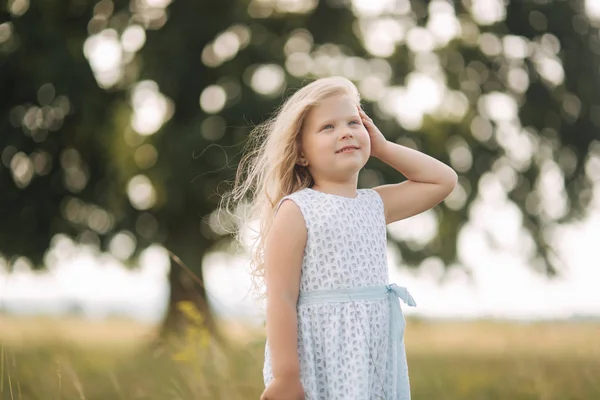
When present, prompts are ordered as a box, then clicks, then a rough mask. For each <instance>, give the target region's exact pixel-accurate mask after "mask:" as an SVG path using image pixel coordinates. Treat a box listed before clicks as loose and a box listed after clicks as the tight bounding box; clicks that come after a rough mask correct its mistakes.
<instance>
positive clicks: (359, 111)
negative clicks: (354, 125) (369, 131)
mask: <svg viewBox="0 0 600 400" xmlns="http://www.w3.org/2000/svg"><path fill="white" fill-rule="evenodd" d="M358 114H359V115H360V117H361V119H362V120H363V121H367V122H370V123H371V124H372V123H373V120H372V119H371V117H369V116H368V115H367V113H366V112H365V111H364V110H363V109H362V107H361V106H358Z"/></svg>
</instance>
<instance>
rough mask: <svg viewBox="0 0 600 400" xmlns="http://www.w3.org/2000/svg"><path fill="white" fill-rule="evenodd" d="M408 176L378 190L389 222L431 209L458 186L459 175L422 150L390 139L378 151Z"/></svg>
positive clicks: (384, 158) (381, 156) (384, 159)
mask: <svg viewBox="0 0 600 400" xmlns="http://www.w3.org/2000/svg"><path fill="white" fill-rule="evenodd" d="M377 158H379V159H380V160H381V161H383V162H385V163H386V164H388V165H390V166H391V167H393V168H394V169H396V170H397V171H399V172H400V173H402V175H404V176H405V177H406V178H407V179H408V180H407V181H404V182H402V183H396V184H391V185H383V186H379V187H376V188H375V190H376V191H377V192H378V193H379V195H380V196H381V198H382V199H383V204H384V208H385V219H386V222H387V223H388V224H389V223H392V222H395V221H399V220H401V219H404V218H408V217H412V216H413V215H416V214H419V213H422V212H423V211H425V210H428V209H430V208H432V207H434V206H436V205H437V204H438V203H440V202H441V201H442V200H444V199H445V198H446V197H447V196H448V195H449V194H450V192H452V190H453V189H454V187H455V186H456V180H457V175H456V172H454V170H452V169H451V168H450V167H448V166H447V165H446V164H444V163H442V162H440V161H438V160H436V159H435V158H433V157H430V156H428V155H426V154H423V153H421V152H419V151H416V150H413V149H410V148H408V147H404V146H401V145H399V144H396V143H392V142H387V145H386V146H385V147H384V148H383V149H382V151H381V153H379V154H378V155H377Z"/></svg>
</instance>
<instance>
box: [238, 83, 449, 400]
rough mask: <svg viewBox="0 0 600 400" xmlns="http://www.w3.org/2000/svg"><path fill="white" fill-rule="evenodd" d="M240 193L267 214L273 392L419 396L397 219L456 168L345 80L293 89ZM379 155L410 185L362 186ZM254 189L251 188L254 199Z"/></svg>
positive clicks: (256, 212)
mask: <svg viewBox="0 0 600 400" xmlns="http://www.w3.org/2000/svg"><path fill="white" fill-rule="evenodd" d="M255 134H257V135H255V136H253V138H254V139H257V140H258V148H257V149H256V150H255V151H253V152H252V153H250V154H249V155H248V156H247V157H246V158H245V159H244V160H243V161H242V163H241V164H240V167H239V169H238V175H237V177H236V185H235V187H234V190H233V192H232V198H233V199H234V200H237V201H244V200H246V199H247V198H248V197H250V200H251V206H252V207H251V211H252V212H251V215H250V217H251V218H253V219H258V220H259V221H260V235H259V238H258V246H257V247H256V248H255V258H254V261H253V266H254V271H253V272H254V275H255V277H259V278H261V279H264V283H265V284H266V296H267V300H266V301H267V302H266V305H267V307H266V317H267V341H266V345H265V363H264V369H263V375H264V383H265V387H266V388H265V390H264V392H263V394H262V396H261V398H260V399H261V400H288V399H289V400H299V399H308V400H321V399H323V400H373V399H386V400H407V399H410V387H409V379H408V367H407V364H406V355H405V351H404V340H403V336H404V327H405V321H404V316H403V314H402V311H401V308H400V302H399V300H398V299H399V298H400V299H402V300H403V301H404V302H405V303H407V304H408V305H410V306H415V305H416V304H415V301H414V299H413V298H412V296H411V295H410V294H409V293H408V291H407V290H406V288H403V287H399V286H396V285H395V284H390V283H389V282H388V279H389V274H388V265H387V255H386V224H389V223H392V222H394V221H398V220H401V219H404V218H408V217H411V216H413V215H416V214H419V213H421V212H423V211H425V210H427V209H429V208H431V207H434V206H435V205H437V204H438V203H439V202H441V201H442V200H443V199H444V198H445V197H446V196H448V194H449V193H450V192H451V191H452V190H453V188H454V186H455V185H456V180H457V175H456V173H455V172H454V171H453V170H452V169H451V168H449V167H448V166H446V165H445V164H443V163H441V162H439V161H437V160H435V159H433V158H431V157H429V156H427V155H425V154H423V153H420V152H418V151H415V150H412V149H409V148H406V147H403V146H400V145H398V144H395V143H393V142H389V141H387V140H386V139H385V137H384V136H383V134H382V133H381V132H380V131H379V129H377V127H376V126H375V125H374V124H373V121H372V120H371V118H369V117H368V116H367V115H366V114H365V113H364V111H363V110H362V109H361V107H360V97H359V94H358V91H357V89H356V87H355V86H354V85H353V84H352V83H351V82H350V81H349V80H347V79H345V78H339V77H333V78H324V79H319V80H317V81H314V82H312V83H310V84H308V85H307V86H305V87H303V88H302V89H300V90H298V91H297V92H296V93H295V94H294V95H293V96H291V97H290V98H289V99H288V100H287V101H286V102H285V104H284V105H283V106H282V107H281V109H280V110H279V111H278V113H277V115H276V116H275V117H274V118H273V119H272V120H270V121H268V122H267V123H265V124H263V125H262V126H260V127H259V128H258V129H257V130H256V131H255ZM369 157H377V158H378V159H380V160H381V161H383V162H385V163H387V164H389V165H390V166H391V167H393V168H395V169H396V170H398V171H399V172H400V173H401V174H403V175H404V176H405V177H406V178H407V180H406V181H404V182H402V183H397V184H391V185H383V186H379V187H376V188H373V189H357V181H358V174H359V171H360V170H361V168H363V166H364V165H365V163H366V162H367V160H368V159H369ZM249 195H250V196H249Z"/></svg>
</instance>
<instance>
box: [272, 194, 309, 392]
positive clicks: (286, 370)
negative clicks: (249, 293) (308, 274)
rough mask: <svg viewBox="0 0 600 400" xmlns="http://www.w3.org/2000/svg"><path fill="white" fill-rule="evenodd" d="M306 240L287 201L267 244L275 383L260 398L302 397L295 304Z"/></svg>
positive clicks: (301, 224) (299, 220) (302, 224)
mask: <svg viewBox="0 0 600 400" xmlns="http://www.w3.org/2000/svg"><path fill="white" fill-rule="evenodd" d="M306 238H307V230H306V225H305V222H304V218H303V217H302V214H301V212H300V209H299V208H298V206H297V205H296V204H295V203H294V202H292V201H284V202H283V203H282V204H281V206H280V207H279V211H278V212H277V215H276V216H275V219H274V221H273V224H272V226H271V228H270V230H269V233H268V234H267V237H266V242H265V279H266V286H267V341H268V346H269V350H270V353H271V365H272V370H273V378H274V381H273V383H272V384H271V385H270V386H269V387H268V388H266V390H265V393H263V397H261V398H264V399H268V398H269V397H271V396H272V397H273V398H280V397H277V396H279V395H280V394H281V393H282V391H283V393H285V394H286V395H287V396H289V395H290V394H291V393H299V394H298V398H303V394H302V393H301V391H302V387H301V384H300V363H299V359H298V318H297V314H296V303H297V301H298V293H299V287H300V270H301V265H302V255H303V253H304V248H305V246H306ZM294 386H295V388H294ZM290 398H292V397H290Z"/></svg>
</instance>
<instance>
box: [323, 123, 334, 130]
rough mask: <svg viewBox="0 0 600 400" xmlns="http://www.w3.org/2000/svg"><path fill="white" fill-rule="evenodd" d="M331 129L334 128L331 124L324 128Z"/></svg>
mask: <svg viewBox="0 0 600 400" xmlns="http://www.w3.org/2000/svg"><path fill="white" fill-rule="evenodd" d="M331 128H333V125H331V124H327V125H325V126H324V127H323V129H331Z"/></svg>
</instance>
